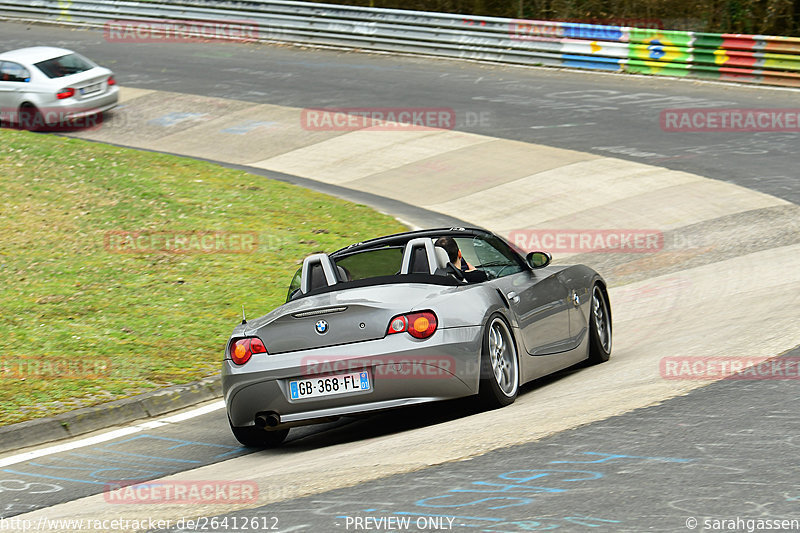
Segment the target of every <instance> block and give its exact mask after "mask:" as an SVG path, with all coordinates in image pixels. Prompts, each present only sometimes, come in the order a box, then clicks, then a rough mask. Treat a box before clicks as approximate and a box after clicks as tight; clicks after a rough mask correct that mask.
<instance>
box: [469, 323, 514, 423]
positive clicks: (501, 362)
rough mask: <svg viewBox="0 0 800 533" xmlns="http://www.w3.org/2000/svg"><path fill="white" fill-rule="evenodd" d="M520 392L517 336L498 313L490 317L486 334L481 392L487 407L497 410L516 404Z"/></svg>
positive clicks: (484, 336) (484, 335) (482, 358)
mask: <svg viewBox="0 0 800 533" xmlns="http://www.w3.org/2000/svg"><path fill="white" fill-rule="evenodd" d="M518 392H519V357H518V355H517V346H516V344H515V342H514V335H513V334H512V333H511V328H510V327H509V326H508V323H506V321H505V319H503V317H502V316H501V315H499V314H494V315H492V316H491V317H489V321H488V322H487V324H486V329H485V330H484V333H483V347H482V350H481V379H480V388H479V389H478V393H479V396H480V399H481V403H483V405H484V406H486V407H488V408H490V409H495V408H497V407H503V406H506V405H509V404H512V403H514V400H516V399H517V393H518Z"/></svg>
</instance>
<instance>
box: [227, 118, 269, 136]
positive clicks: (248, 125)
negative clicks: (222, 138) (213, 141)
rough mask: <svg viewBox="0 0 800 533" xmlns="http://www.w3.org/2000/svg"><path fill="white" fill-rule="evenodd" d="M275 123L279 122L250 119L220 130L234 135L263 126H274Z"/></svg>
mask: <svg viewBox="0 0 800 533" xmlns="http://www.w3.org/2000/svg"><path fill="white" fill-rule="evenodd" d="M274 124H277V122H261V121H258V120H248V121H245V122H242V123H241V124H236V125H235V126H230V127H228V128H225V129H224V130H220V131H222V133H232V134H234V135H244V134H245V133H250V132H251V131H253V130H255V129H258V128H263V127H267V126H272V125H274Z"/></svg>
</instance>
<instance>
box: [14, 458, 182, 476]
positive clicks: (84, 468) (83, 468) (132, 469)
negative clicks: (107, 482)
mask: <svg viewBox="0 0 800 533" xmlns="http://www.w3.org/2000/svg"><path fill="white" fill-rule="evenodd" d="M52 459H53V460H54V461H68V459H65V458H61V457H53V458H52ZM28 465H30V466H38V467H41V468H47V469H49V470H80V471H87V470H89V469H90V468H92V467H93V466H94V465H92V466H56V465H52V464H42V463H33V462H32V463H28ZM119 471H122V472H125V471H128V472H145V473H147V474H150V475H154V476H155V475H159V474H162V475H163V474H166V473H167V472H166V471H163V470H145V469H143V468H139V467H138V466H133V467H128V468H117V467H114V468H98V469H96V470H92V471H91V472H89V477H91V478H95V479H97V478H98V477H99V476H97V475H96V474H98V473H100V472H119ZM142 477H143V476H139V477H136V478H130V477H122V476H114V477H112V478H109V479H112V480H118V479H141V478H142Z"/></svg>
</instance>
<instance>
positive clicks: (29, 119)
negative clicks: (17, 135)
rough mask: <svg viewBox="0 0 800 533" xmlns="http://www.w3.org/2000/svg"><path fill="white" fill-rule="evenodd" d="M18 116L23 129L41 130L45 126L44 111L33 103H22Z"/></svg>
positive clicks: (20, 126)
mask: <svg viewBox="0 0 800 533" xmlns="http://www.w3.org/2000/svg"><path fill="white" fill-rule="evenodd" d="M18 118H19V122H18V127H19V128H20V129H22V130H28V131H41V130H43V129H44V127H45V123H44V116H43V115H42V112H41V111H39V109H37V107H36V106H35V105H33V104H22V106H20V108H19V117H18Z"/></svg>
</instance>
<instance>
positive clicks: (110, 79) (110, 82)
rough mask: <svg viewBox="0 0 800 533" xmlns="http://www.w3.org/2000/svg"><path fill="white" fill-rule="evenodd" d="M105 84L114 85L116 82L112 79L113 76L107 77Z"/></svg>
mask: <svg viewBox="0 0 800 533" xmlns="http://www.w3.org/2000/svg"><path fill="white" fill-rule="evenodd" d="M106 83H107V84H109V85H116V84H117V80H115V79H114V76H109V77H108V81H106Z"/></svg>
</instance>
